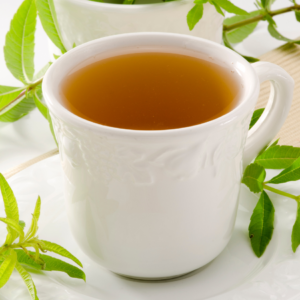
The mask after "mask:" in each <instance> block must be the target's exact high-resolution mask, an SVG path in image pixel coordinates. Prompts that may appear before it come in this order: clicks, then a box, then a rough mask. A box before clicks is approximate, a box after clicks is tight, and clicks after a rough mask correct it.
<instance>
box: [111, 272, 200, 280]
mask: <svg viewBox="0 0 300 300" xmlns="http://www.w3.org/2000/svg"><path fill="white" fill-rule="evenodd" d="M196 270H197V269H196ZM194 271H195V270H192V271H189V272H186V273H182V274H178V275H172V276H167V277H137V276H130V275H125V274H120V273H116V272H113V273H115V274H117V275H119V276H122V277H126V278H130V279H134V280H143V281H160V280H168V279H174V278H178V277H181V276H185V275H187V274H189V273H192V272H194Z"/></svg>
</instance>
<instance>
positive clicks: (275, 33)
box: [268, 18, 294, 43]
mask: <svg viewBox="0 0 300 300" xmlns="http://www.w3.org/2000/svg"><path fill="white" fill-rule="evenodd" d="M271 19H272V18H271ZM272 20H273V19H272ZM268 22H269V25H268V31H269V33H270V34H271V36H272V37H273V38H275V39H277V40H280V41H284V42H288V43H293V42H294V41H293V40H291V39H288V38H286V37H284V36H283V35H282V34H280V33H279V32H278V31H277V29H276V28H275V24H274V23H272V22H270V21H269V19H268Z"/></svg>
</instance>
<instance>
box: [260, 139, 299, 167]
mask: <svg viewBox="0 0 300 300" xmlns="http://www.w3.org/2000/svg"><path fill="white" fill-rule="evenodd" d="M299 157H300V148H297V147H293V146H279V145H273V146H271V147H269V148H268V149H267V150H265V151H264V152H263V153H262V154H261V155H259V156H258V157H257V158H256V159H255V163H257V164H259V165H261V166H263V167H264V168H265V169H285V168H288V167H289V166H290V165H292V163H293V162H294V161H295V160H296V159H297V158H299Z"/></svg>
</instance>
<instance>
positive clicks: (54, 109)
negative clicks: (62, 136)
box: [42, 32, 259, 137]
mask: <svg viewBox="0 0 300 300" xmlns="http://www.w3.org/2000/svg"><path fill="white" fill-rule="evenodd" d="M145 36H146V37H152V38H153V37H154V38H157V39H159V38H160V39H161V38H163V39H167V38H171V39H172V38H173V39H174V38H175V39H179V40H180V39H181V40H185V41H193V42H195V41H196V42H198V43H202V44H203V43H204V44H206V45H207V46H209V47H214V48H219V49H222V51H225V52H227V54H229V55H230V56H231V57H235V58H236V60H237V61H238V62H239V63H242V65H243V67H244V68H245V72H246V73H247V81H246V80H244V82H247V85H248V86H249V88H248V89H249V90H250V92H248V94H245V93H244V94H243V95H241V99H240V101H239V102H240V103H239V104H238V105H237V106H236V107H235V108H234V109H232V110H231V111H229V112H228V113H226V114H225V115H223V116H221V117H218V118H216V119H213V120H211V121H208V122H205V123H201V124H197V125H193V126H189V127H182V128H175V129H165V130H133V129H124V128H117V127H111V126H106V125H102V124H98V123H94V122H91V121H88V120H86V119H84V118H81V117H79V116H77V115H75V114H74V113H72V112H70V111H69V110H68V109H67V108H65V107H64V106H63V105H62V103H61V102H60V101H59V100H58V99H57V97H56V96H55V95H54V90H55V88H56V89H58V88H59V87H58V86H56V87H55V86H53V83H52V81H53V79H54V78H55V73H56V72H57V70H58V69H59V67H60V65H63V64H66V63H70V61H71V62H72V64H73V66H72V68H75V67H76V66H77V65H78V64H80V63H81V62H83V61H84V60H86V59H83V60H82V61H79V62H77V63H74V61H72V56H73V55H74V54H75V53H76V52H86V50H87V49H88V48H89V47H93V46H95V45H97V44H101V43H114V42H115V41H116V40H119V41H120V40H122V39H127V38H130V37H131V38H136V39H139V38H140V37H145ZM118 48H120V47H116V49H118ZM199 52H201V51H199ZM92 56H93V55H90V57H92ZM42 87H43V94H44V98H45V102H46V104H47V106H48V107H49V110H50V113H51V114H53V115H54V116H57V117H59V118H60V119H62V120H64V121H66V122H67V123H68V124H72V125H74V126H76V127H80V128H83V127H85V128H86V129H89V130H93V131H99V132H100V131H101V132H102V133H107V134H112V135H124V134H126V135H132V136H149V137H163V136H170V135H178V134H182V135H185V134H187V133H191V132H197V133H198V132H199V131H202V130H203V131H207V130H211V129H213V128H215V127H219V126H223V125H225V124H227V123H229V122H230V123H231V122H232V121H234V120H235V119H236V118H238V116H240V115H241V114H242V113H243V112H244V111H245V110H251V112H252V110H253V107H254V105H255V102H256V100H257V97H258V95H259V81H258V77H257V75H256V73H255V71H254V69H253V68H252V67H251V65H250V63H248V62H247V61H246V60H245V59H244V58H243V57H242V56H240V55H239V54H237V53H236V52H234V51H233V50H231V49H229V48H227V47H225V46H223V45H220V44H217V43H215V42H212V41H209V40H206V39H203V38H199V37H193V36H188V35H184V34H177V33H161V32H138V33H125V34H119V35H113V36H108V37H104V38H99V39H96V40H92V41H90V42H87V43H85V44H82V45H80V46H77V47H76V48H73V49H72V50H70V51H68V52H67V53H65V54H64V55H63V56H61V57H60V58H59V59H58V60H56V61H55V62H54V63H53V64H52V65H51V66H50V68H49V70H48V71H47V72H46V75H45V77H44V80H43V83H42Z"/></svg>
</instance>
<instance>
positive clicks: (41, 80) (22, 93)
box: [0, 77, 43, 113]
mask: <svg viewBox="0 0 300 300" xmlns="http://www.w3.org/2000/svg"><path fill="white" fill-rule="evenodd" d="M42 82H43V77H42V78H40V79H39V80H38V81H36V82H33V83H31V84H29V85H28V86H27V87H25V88H24V90H23V91H22V92H21V93H20V94H19V95H18V96H17V97H16V98H15V99H14V100H12V101H11V102H9V103H8V104H7V105H5V106H3V107H2V108H1V109H0V113H1V112H2V111H3V110H5V109H6V108H7V107H9V106H10V105H11V104H13V103H14V102H16V101H17V100H19V99H20V98H22V97H23V96H24V95H25V94H26V93H28V92H30V91H31V90H33V89H34V88H35V87H37V86H38V85H39V84H41V83H42Z"/></svg>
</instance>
